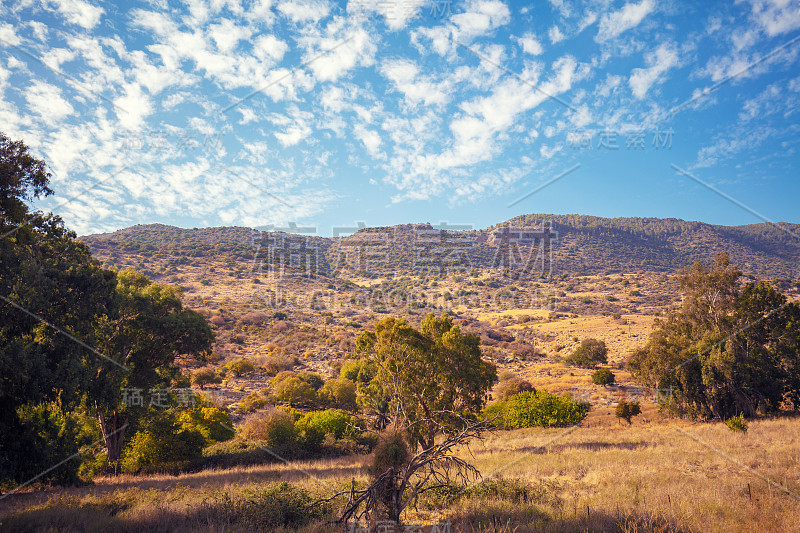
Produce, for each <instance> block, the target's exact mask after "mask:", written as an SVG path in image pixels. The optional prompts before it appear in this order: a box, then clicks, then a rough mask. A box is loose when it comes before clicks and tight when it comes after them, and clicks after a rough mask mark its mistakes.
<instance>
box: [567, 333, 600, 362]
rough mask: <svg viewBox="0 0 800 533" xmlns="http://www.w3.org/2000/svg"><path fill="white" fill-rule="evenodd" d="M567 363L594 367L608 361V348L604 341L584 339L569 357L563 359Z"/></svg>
mask: <svg viewBox="0 0 800 533" xmlns="http://www.w3.org/2000/svg"><path fill="white" fill-rule="evenodd" d="M564 362H565V363H567V364H568V365H575V366H580V367H589V368H592V367H595V366H597V365H601V364H607V363H608V348H607V347H606V343H605V341H601V340H597V339H584V340H583V341H581V343H580V345H579V346H578V347H577V348H575V351H574V352H572V354H571V355H570V356H569V357H566V358H565V359H564Z"/></svg>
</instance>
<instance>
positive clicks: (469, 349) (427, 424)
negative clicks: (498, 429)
mask: <svg viewBox="0 0 800 533" xmlns="http://www.w3.org/2000/svg"><path fill="white" fill-rule="evenodd" d="M479 344H480V338H479V337H478V336H477V335H474V334H462V333H461V330H460V329H459V327H458V326H456V325H455V324H453V319H452V318H451V317H449V316H448V315H443V316H441V317H440V318H437V317H436V316H435V315H433V314H432V313H431V314H429V315H428V316H427V317H426V318H425V319H424V320H423V321H422V324H421V325H420V329H419V330H416V329H414V328H413V327H412V326H410V325H409V324H408V323H407V322H406V321H405V320H402V319H398V318H393V317H389V318H385V319H383V320H381V321H379V322H377V323H376V324H375V331H374V332H371V331H367V332H364V333H362V334H361V335H360V336H359V337H358V339H357V341H356V347H357V351H358V354H359V355H360V356H361V357H363V358H365V359H366V360H367V361H368V363H369V365H370V366H372V367H373V368H374V377H373V378H372V379H371V380H370V381H369V382H367V383H366V384H364V383H359V384H358V386H359V391H360V394H361V396H362V402H363V401H364V399H366V400H368V402H369V403H371V404H374V405H379V404H381V403H382V402H388V407H389V411H390V412H391V413H393V414H392V417H393V422H395V424H400V425H402V426H403V427H407V428H408V432H409V435H410V439H411V442H412V444H414V445H420V446H422V447H423V448H429V447H431V446H433V440H434V438H435V436H436V434H437V433H439V432H440V431H442V430H445V431H446V430H447V428H452V429H455V428H456V427H458V423H457V421H458V420H461V417H454V416H453V414H459V415H464V414H469V413H477V412H479V411H480V410H481V408H482V407H483V405H484V404H485V402H486V395H487V391H488V390H489V388H490V387H491V386H492V384H493V383H494V381H495V380H496V379H497V373H496V370H495V367H494V365H492V364H491V363H488V362H486V361H484V360H483V359H482V354H481V350H480V347H479ZM363 397H366V398H363Z"/></svg>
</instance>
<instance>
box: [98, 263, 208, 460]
mask: <svg viewBox="0 0 800 533" xmlns="http://www.w3.org/2000/svg"><path fill="white" fill-rule="evenodd" d="M181 294H182V293H181V289H180V288H178V287H173V286H169V285H162V284H159V283H154V282H152V281H151V280H149V279H148V278H147V277H145V276H144V275H143V274H140V273H138V272H135V271H132V270H125V271H122V272H119V273H118V274H117V286H116V306H115V310H114V312H113V313H111V314H110V316H108V317H105V319H104V320H102V321H101V323H100V325H99V327H98V330H99V332H100V333H99V340H100V342H99V345H100V346H103V347H104V352H105V354H106V356H107V357H108V358H109V359H112V360H114V361H116V362H117V363H118V364H119V365H118V366H113V367H110V368H109V367H105V368H102V369H100V370H99V371H98V376H97V380H96V385H95V386H94V387H93V388H92V389H91V391H90V395H89V396H90V397H91V398H94V402H95V405H94V407H95V410H96V412H97V416H98V420H99V421H100V428H101V431H102V434H103V439H104V442H105V445H106V447H107V448H108V460H109V462H110V463H112V464H116V462H117V461H118V460H119V458H120V456H121V453H122V448H123V444H124V442H125V435H126V431H127V429H126V427H127V425H128V424H130V423H132V422H136V420H137V419H138V418H139V417H141V416H142V415H143V414H144V413H145V412H146V411H147V409H148V408H149V403H147V402H145V403H146V405H134V404H132V402H130V401H127V402H126V401H125V400H126V398H125V395H124V394H122V392H123V391H134V390H140V391H144V393H145V394H148V393H150V392H152V391H156V392H158V391H161V390H165V389H168V388H169V387H170V386H172V385H173V384H174V383H175V381H176V380H177V379H179V378H181V374H180V369H179V367H178V366H177V362H179V361H184V362H189V361H204V360H205V357H206V356H207V355H208V354H209V353H210V351H211V346H212V343H213V341H214V334H213V332H212V331H211V328H210V326H209V325H208V322H207V321H206V319H205V317H203V315H201V314H199V313H197V312H195V311H192V310H189V309H184V308H183V305H182V304H181Z"/></svg>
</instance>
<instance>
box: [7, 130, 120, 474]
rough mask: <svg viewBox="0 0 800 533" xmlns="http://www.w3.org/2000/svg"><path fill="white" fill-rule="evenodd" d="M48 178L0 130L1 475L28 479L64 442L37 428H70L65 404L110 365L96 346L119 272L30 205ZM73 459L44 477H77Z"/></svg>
mask: <svg viewBox="0 0 800 533" xmlns="http://www.w3.org/2000/svg"><path fill="white" fill-rule="evenodd" d="M48 179H49V173H48V172H47V171H46V168H45V163H44V162H43V161H41V160H37V159H35V158H33V157H32V156H31V155H30V154H29V153H28V149H27V147H26V146H25V145H24V144H23V143H22V142H21V141H11V140H10V139H8V137H6V136H5V135H3V134H1V133H0V480H12V481H17V482H21V481H26V480H27V479H29V478H30V475H31V471H32V470H33V471H35V473H39V472H41V471H42V470H44V469H45V468H47V467H50V466H52V464H53V463H52V462H48V461H49V459H48V456H49V454H51V452H53V450H54V449H61V448H60V447H61V445H60V444H57V440H58V439H56V440H53V439H50V438H49V437H43V439H44V440H42V439H39V437H37V435H36V434H41V435H44V434H49V433H50V432H51V429H52V428H54V427H56V426H58V425H59V424H61V426H62V428H63V429H64V433H63V434H64V435H66V434H67V433H68V430H67V428H66V425H65V424H68V420H69V418H70V415H69V411H71V410H74V409H75V408H76V407H77V406H78V405H79V404H80V401H81V397H82V395H83V393H84V391H85V390H86V388H87V387H88V386H89V385H90V384H91V383H93V382H94V380H95V379H96V377H97V370H98V368H102V367H104V366H107V367H108V366H110V367H113V366H114V365H113V362H110V361H108V360H105V359H103V358H102V356H101V354H100V353H99V352H97V351H96V350H94V349H93V348H92V346H97V345H98V343H97V339H96V336H95V326H96V323H97V320H98V317H100V316H102V315H104V314H106V313H108V312H110V310H111V309H112V307H113V300H114V285H115V275H114V273H113V272H110V271H107V270H103V269H102V268H101V267H100V265H99V264H98V263H97V262H96V261H95V260H94V259H92V257H91V254H90V253H89V249H88V248H87V247H86V246H85V245H84V244H83V243H80V242H78V241H76V240H75V237H76V236H75V233H73V232H71V231H69V230H67V229H66V228H65V227H64V225H63V222H62V221H61V219H60V218H59V217H57V216H54V215H52V214H48V215H45V214H43V213H41V212H29V210H28V207H27V205H26V204H25V202H26V201H30V200H32V199H34V198H38V197H40V196H47V195H49V194H51V193H52V191H51V190H50V189H49V187H48ZM56 410H57V411H59V413H58V414H57V413H55V411H56ZM36 426H40V427H42V428H45V429H43V430H42V432H39V431H38V430H36V429H35V427H36ZM62 442H63V441H62ZM48 443H49V444H48ZM50 444H52V445H53V446H54V447H55V448H50V447H49V446H50ZM33 446H40V448H39V449H38V450H37V451H35V452H34V451H33ZM70 449H71V450H73V452H72V453H74V451H76V450H77V446H75V447H70ZM69 455H72V454H71V453H68V454H67V456H69ZM40 458H41V460H42V461H44V462H43V463H39V459H40ZM56 462H58V461H56ZM76 464H77V462H68V463H65V464H64V465H63V468H61V467H60V468H59V469H55V470H53V471H50V472H48V473H47V474H46V475H45V476H43V477H42V478H40V479H42V480H45V481H46V480H48V479H55V478H62V479H63V478H64V476H66V477H69V475H74V468H75V465H76ZM66 469H73V472H72V474H66V473H65V470H66Z"/></svg>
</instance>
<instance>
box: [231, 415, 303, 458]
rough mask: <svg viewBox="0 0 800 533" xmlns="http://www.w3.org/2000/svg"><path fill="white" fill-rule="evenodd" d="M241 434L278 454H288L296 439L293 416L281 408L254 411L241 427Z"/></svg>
mask: <svg viewBox="0 0 800 533" xmlns="http://www.w3.org/2000/svg"><path fill="white" fill-rule="evenodd" d="M242 436H243V437H244V438H246V439H250V440H254V441H259V442H262V443H264V446H266V447H267V448H269V449H271V450H273V451H275V453H278V454H289V453H291V452H293V451H294V450H293V448H294V446H295V444H296V441H297V432H296V430H295V427H294V416H292V415H291V414H290V413H287V412H286V411H284V410H282V409H270V410H268V411H264V412H260V413H256V414H255V415H253V416H251V417H250V418H248V419H247V421H246V422H245V423H244V426H243V427H242Z"/></svg>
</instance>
